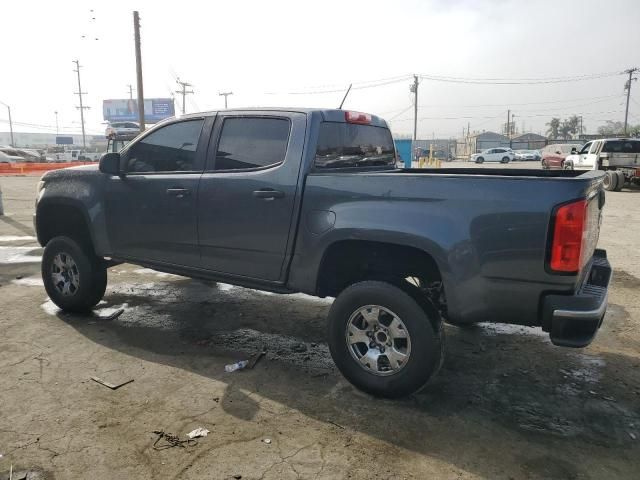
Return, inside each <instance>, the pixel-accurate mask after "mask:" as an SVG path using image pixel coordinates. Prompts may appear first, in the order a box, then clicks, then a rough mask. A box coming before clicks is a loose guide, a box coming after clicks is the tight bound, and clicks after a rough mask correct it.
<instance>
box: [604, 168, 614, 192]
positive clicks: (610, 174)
mask: <svg viewBox="0 0 640 480" xmlns="http://www.w3.org/2000/svg"><path fill="white" fill-rule="evenodd" d="M602 184H603V186H604V189H605V190H607V191H609V192H612V191H614V190H615V189H616V188H618V175H617V173H616V172H615V171H613V170H607V171H606V173H605V175H604V181H603V182H602Z"/></svg>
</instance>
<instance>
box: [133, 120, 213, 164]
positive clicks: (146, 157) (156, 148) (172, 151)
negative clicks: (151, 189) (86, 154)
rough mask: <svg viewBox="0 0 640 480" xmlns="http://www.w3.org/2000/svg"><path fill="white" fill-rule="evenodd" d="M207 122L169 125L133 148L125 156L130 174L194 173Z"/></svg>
mask: <svg viewBox="0 0 640 480" xmlns="http://www.w3.org/2000/svg"><path fill="white" fill-rule="evenodd" d="M203 123H204V120H202V119H198V120H186V121H183V122H177V123H172V124H170V125H166V126H164V127H162V128H159V129H158V130H155V131H154V132H152V133H151V134H149V135H147V136H146V137H143V138H142V139H141V140H140V141H138V142H136V143H134V144H133V145H131V147H130V148H129V149H128V150H127V152H126V154H125V161H126V171H127V172H130V173H158V172H190V171H193V170H194V164H195V159H196V148H197V146H198V140H199V138H200V132H201V131H202V125H203Z"/></svg>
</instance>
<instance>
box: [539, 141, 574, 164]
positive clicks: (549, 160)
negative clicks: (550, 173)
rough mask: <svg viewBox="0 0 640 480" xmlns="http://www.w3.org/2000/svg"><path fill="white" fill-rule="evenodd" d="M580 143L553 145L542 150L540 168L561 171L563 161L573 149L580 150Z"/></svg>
mask: <svg viewBox="0 0 640 480" xmlns="http://www.w3.org/2000/svg"><path fill="white" fill-rule="evenodd" d="M580 147H582V144H581V143H553V144H551V145H547V146H546V147H544V148H543V149H542V168H544V169H548V168H553V169H557V168H559V169H563V168H564V159H565V158H567V155H571V151H572V150H573V149H576V150H580Z"/></svg>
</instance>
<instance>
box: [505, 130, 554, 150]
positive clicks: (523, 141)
mask: <svg viewBox="0 0 640 480" xmlns="http://www.w3.org/2000/svg"><path fill="white" fill-rule="evenodd" d="M546 145H547V137H543V136H542V135H538V134H537V133H524V134H522V135H518V136H517V137H513V138H512V139H511V148H513V149H514V150H540V149H541V148H544V147H545V146H546Z"/></svg>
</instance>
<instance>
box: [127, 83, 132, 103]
mask: <svg viewBox="0 0 640 480" xmlns="http://www.w3.org/2000/svg"><path fill="white" fill-rule="evenodd" d="M127 87H129V100H133V85H131V84H130V83H129V84H127Z"/></svg>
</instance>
